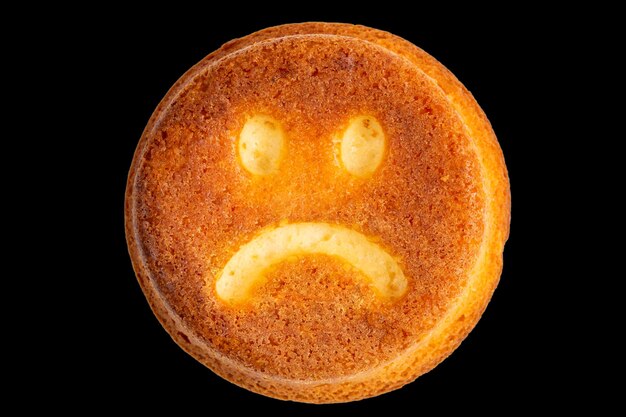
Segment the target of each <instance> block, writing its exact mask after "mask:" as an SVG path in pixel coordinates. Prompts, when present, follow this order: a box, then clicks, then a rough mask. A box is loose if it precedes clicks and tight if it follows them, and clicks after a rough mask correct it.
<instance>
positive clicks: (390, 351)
mask: <svg viewBox="0 0 626 417" xmlns="http://www.w3.org/2000/svg"><path fill="white" fill-rule="evenodd" d="M125 214H126V236H127V241H128V247H129V251H130V255H131V258H132V262H133V266H134V269H135V272H136V274H137V277H138V280H139V283H140V285H141V287H142V289H143V291H144V293H145V295H146V297H147V299H148V301H149V303H150V306H151V307H152V309H153V311H154V313H155V314H156V316H157V317H158V319H159V320H160V321H161V323H162V324H163V326H164V327H165V329H166V330H167V331H168V332H169V333H170V335H171V336H172V338H173V339H174V340H175V341H176V342H177V343H178V344H179V345H180V346H181V347H182V348H183V349H184V350H185V351H187V352H188V353H189V354H191V355H192V356H193V357H195V358H196V359H197V360H198V361H200V362H202V363H203V364H204V365H206V366H207V367H209V368H210V369H212V370H213V371H214V372H216V373H217V374H219V375H221V376H222V377H224V378H226V379H227V380H229V381H231V382H233V383H235V384H237V385H239V386H242V387H244V388H247V389H249V390H252V391H255V392H257V393H261V394H264V395H267V396H271V397H275V398H280V399H289V400H294V401H302V402H312V403H329V402H343V401H351V400H357V399H361V398H366V397H371V396H375V395H378V394H381V393H384V392H388V391H390V390H393V389H396V388H399V387H401V386H402V385H404V384H406V383H408V382H411V381H413V380H414V379H415V378H417V377H418V376H419V375H422V374H423V373H425V372H428V371H429V370H431V369H432V368H433V367H435V366H436V365H437V364H438V363H439V362H441V361H442V360H443V359H444V358H446V357H447V356H448V355H450V354H451V353H452V351H453V350H454V349H455V348H456V347H457V346H458V345H459V344H460V343H461V341H462V340H463V339H464V338H465V336H467V334H468V333H469V331H470V330H471V329H472V328H473V327H474V326H475V324H476V323H477V321H478V320H479V318H480V316H481V314H482V313H483V311H484V309H485V307H486V305H487V303H488V301H489V299H490V298H491V295H492V293H493V291H494V289H495V287H496V285H497V283H498V280H499V277H500V273H501V269H502V251H503V247H504V243H505V241H506V239H507V237H508V232H509V221H510V193H509V183H508V177H507V171H506V167H505V164H504V160H503V157H502V153H501V150H500V148H499V146H498V142H497V139H496V137H495V135H494V133H493V131H492V129H491V126H490V124H489V122H488V120H487V118H486V117H485V115H484V113H483V112H482V110H481V109H480V107H479V106H478V104H477V103H476V101H475V100H474V98H473V97H472V96H471V94H470V93H469V92H468V91H467V90H466V89H465V88H464V87H463V86H462V85H461V83H460V82H459V81H458V80H457V79H456V78H455V77H454V76H453V75H452V74H451V73H450V72H449V71H448V70H447V69H446V68H444V67H443V66H442V65H441V64H440V63H439V62H437V61H436V60H435V59H434V58H432V57H431V56H430V55H428V54H426V53H425V52H424V51H422V50H421V49H419V48H417V47H415V46H414V45H412V44H411V43H409V42H407V41H405V40H403V39H401V38H399V37H396V36H394V35H391V34H389V33H386V32H382V31H379V30H375V29H370V28H366V27H362V26H353V25H347V24H329V23H304V24H293V25H285V26H278V27H273V28H268V29H265V30H262V31H260V32H257V33H254V34H251V35H249V36H246V37H244V38H242V39H237V40H234V41H232V42H229V43H227V44H226V45H224V46H223V47H222V48H220V49H219V50H218V51H216V52H214V53H212V54H210V55H209V56H207V57H206V58H204V59H203V60H202V61H201V62H200V63H198V64H197V65H195V66H194V67H193V68H191V69H190V70H189V71H188V72H187V73H186V74H185V75H183V77H182V78H181V79H180V80H179V81H178V82H177V83H176V84H175V85H174V86H173V87H172V89H171V90H170V91H169V92H168V93H167V95H166V96H165V98H164V99H163V100H162V102H161V103H160V104H159V106H158V107H157V109H156V110H155V112H154V114H153V115H152V118H151V119H150V121H149V123H148V125H147V127H146V129H145V131H144V133H143V136H142V137H141V140H140V142H139V145H138V147H137V150H136V153H135V157H134V160H133V163H132V167H131V169H130V173H129V178H128V185H127V192H126V207H125Z"/></svg>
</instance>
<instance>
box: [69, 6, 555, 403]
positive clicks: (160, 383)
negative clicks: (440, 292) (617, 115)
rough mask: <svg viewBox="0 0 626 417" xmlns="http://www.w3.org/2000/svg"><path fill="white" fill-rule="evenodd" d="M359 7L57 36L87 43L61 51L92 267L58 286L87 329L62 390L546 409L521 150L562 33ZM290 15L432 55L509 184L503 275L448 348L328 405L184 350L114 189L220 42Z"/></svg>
mask: <svg viewBox="0 0 626 417" xmlns="http://www.w3.org/2000/svg"><path fill="white" fill-rule="evenodd" d="M242 7H243V6H242ZM364 9H367V8H366V7H363V8H361V9H359V10H358V11H354V12H352V13H344V14H342V13H320V12H313V11H311V12H308V13H295V12H294V13H268V12H267V11H266V12H265V13H258V14H255V13H248V14H246V15H245V16H242V15H240V14H238V13H237V12H235V11H233V12H231V13H225V14H214V15H206V20H203V19H201V18H200V19H198V16H194V18H195V19H194V20H193V23H192V24H191V23H190V24H187V18H188V16H187V15H194V13H195V12H194V11H193V10H188V11H186V13H187V14H182V15H178V14H176V15H173V16H170V17H168V18H165V17H161V18H160V19H151V18H148V17H139V18H133V19H128V20H124V19H113V18H112V19H111V21H110V22H108V23H106V24H97V25H93V26H91V24H90V23H89V22H83V23H81V24H80V25H79V26H77V29H76V30H75V31H72V33H71V34H69V35H68V37H67V41H68V42H72V39H75V38H76V37H80V36H81V35H84V36H87V37H88V39H89V42H88V43H89V47H87V48H85V47H80V46H78V45H77V46H76V48H75V49H74V50H75V51H77V53H78V54H79V55H78V58H79V60H78V61H77V63H76V64H74V65H73V70H72V71H71V73H70V74H69V75H70V81H71V82H73V83H74V84H75V87H78V88H76V90H77V93H78V97H80V99H79V105H78V106H77V107H79V109H77V114H80V117H81V121H82V122H83V123H85V125H86V126H89V127H90V129H89V131H90V132H91V133H90V137H89V138H83V139H82V140H81V142H80V143H81V146H83V147H84V152H85V154H86V155H88V156H89V157H88V158H82V159H81V162H80V163H81V164H82V166H81V168H83V169H84V170H85V171H84V172H85V175H86V176H89V178H90V180H91V186H90V187H89V188H90V190H91V192H89V193H88V197H87V198H86V199H85V201H84V203H83V204H84V205H85V206H86V207H85V208H86V209H87V211H88V214H87V216H86V217H88V218H89V219H90V223H89V224H90V226H89V228H88V230H87V231H86V235H89V237H87V238H85V239H86V240H79V244H78V245H77V246H80V248H78V249H77V250H78V251H79V252H80V253H81V258H82V259H83V260H85V262H86V267H88V268H89V271H91V272H90V273H89V274H88V276H84V275H80V274H79V275H80V278H79V281H77V282H74V281H72V285H74V286H75V287H78V288H79V290H78V291H76V290H75V291H76V292H78V293H80V294H81V296H80V298H79V299H77V300H75V304H74V305H73V306H75V307H72V310H73V311H72V314H73V315H75V316H76V315H78V316H80V317H81V318H82V319H86V320H85V321H86V322H88V323H89V325H81V326H79V329H78V330H76V329H74V328H71V329H70V330H71V331H72V333H73V334H74V339H73V340H80V343H74V344H71V345H70V346H69V347H67V349H66V353H68V352H69V355H68V358H67V359H65V360H64V364H65V365H66V366H67V368H66V369H70V368H71V369H72V372H76V373H75V378H74V382H75V384H72V388H71V389H69V388H68V390H70V391H71V392H74V394H72V395H76V396H79V397H80V398H82V399H84V400H87V402H88V403H90V404H92V405H93V406H97V407H112V408H113V409H115V408H119V409H122V408H127V407H148V406H150V407H156V408H157V409H161V408H164V407H174V408H178V409H179V410H180V411H181V412H183V411H185V410H187V409H188V408H189V407H197V408H198V409H199V410H203V411H204V412H206V413H208V414H212V413H211V410H212V408H211V407H212V405H218V404H219V406H220V407H222V406H224V407H232V409H231V410H232V412H237V411H240V410H244V409H250V408H252V409H254V410H256V411H258V412H264V411H269V412H272V413H274V414H275V415H284V414H291V415H293V413H297V414H296V415H316V414H319V413H331V414H332V413H336V414H344V413H346V412H354V413H355V414H356V413H359V415H370V414H380V413H381V412H382V413H384V412H389V411H393V410H401V409H407V407H408V409H410V410H415V413H416V414H417V413H418V412H427V411H428V412H430V411H437V412H443V413H449V412H452V411H467V412H469V411H478V412H482V411H488V410H490V411H499V412H505V411H511V410H520V409H528V410H534V409H536V408H537V407H539V405H540V404H545V402H546V401H547V402H548V403H551V404H553V405H554V404H555V403H556V401H555V398H556V397H555V393H554V392H553V390H552V386H553V385H554V384H558V383H559V381H562V380H564V379H566V378H567V376H566V374H564V373H563V369H562V367H561V366H560V362H561V361H560V359H558V356H557V353H558V352H556V351H555V349H554V347H553V344H552V340H553V337H554V334H556V333H558V331H559V330H558V326H555V325H556V323H557V321H558V319H557V318H554V317H553V316H551V315H548V314H547V313H546V310H545V307H546V306H547V305H548V304H549V294H548V288H549V287H550V286H551V284H550V279H551V278H550V277H549V274H548V273H547V272H545V271H546V270H545V269H544V272H543V273H538V272H537V265H538V264H541V265H545V262H544V261H543V258H544V257H546V256H547V253H546V252H545V251H544V250H543V248H545V243H546V241H549V240H550V233H548V234H546V233H545V232H543V234H542V235H541V238H540V239H537V234H536V233H537V230H538V229H539V227H540V226H539V224H538V223H537V221H538V219H539V218H544V217H546V216H547V217H549V216H550V210H551V209H550V207H545V206H540V205H538V204H537V199H538V198H540V196H539V195H538V194H540V193H544V192H545V191H546V190H545V187H543V186H541V184H545V182H546V181H548V182H549V181H550V179H548V180H546V179H545V178H543V179H541V180H540V181H538V180H537V179H538V177H539V176H540V175H539V174H538V172H537V171H538V170H540V167H541V166H542V164H543V163H544V161H545V159H546V158H548V157H547V156H545V155H543V154H542V153H541V152H536V151H535V149H536V146H537V145H538V144H539V143H541V141H542V138H541V135H539V134H538V133H537V132H538V129H537V125H542V123H544V121H543V118H545V117H546V113H545V111H544V110H545V105H546V103H550V102H551V101H553V100H555V99H554V98H553V97H552V96H551V94H552V93H551V92H549V91H547V92H546V91H545V90H542V89H541V84H539V82H540V80H541V79H544V78H546V77H550V65H551V62H553V61H554V60H555V59H556V58H555V57H558V56H559V53H560V52H559V51H560V49H559V48H558V45H559V43H560V42H561V39H562V38H563V37H564V36H566V35H563V34H559V35H557V36H554V37H552V36H551V37H545V36H543V35H542V36H539V35H538V33H540V31H541V30H542V28H543V27H544V22H543V21H542V20H541V18H539V17H537V16H536V15H533V14H531V15H529V16H527V17H525V18H524V19H520V20H519V22H520V23H512V22H511V20H508V19H497V20H496V19H492V18H486V17H484V18H481V19H476V18H472V19H469V18H467V19H466V18H465V17H464V16H457V19H455V20H451V19H450V17H449V16H448V15H446V14H445V13H443V12H440V13H443V14H432V15H430V14H429V15H428V16H417V15H415V14H411V13H405V15H404V16H403V13H401V12H397V13H390V14H387V15H385V14H384V13H378V12H376V13H366V12H365V11H364ZM461 14H462V13H461ZM502 16H505V17H506V14H505V13H502ZM301 21H340V22H348V23H359V24H364V25H368V26H372V27H375V28H378V29H382V30H387V31H390V32H392V33H394V34H396V35H399V36H401V37H404V38H405V39H407V40H409V41H411V42H413V43H415V44H416V45H418V46H419V47H421V48H423V49H424V50H425V51H427V52H428V53H430V54H431V55H433V56H434V57H435V58H437V59H438V60H439V61H440V62H442V63H443V64H444V65H445V66H446V67H447V68H449V69H450V70H451V71H452V72H453V73H454V74H455V75H456V76H457V78H459V79H460V80H461V82H462V83H464V84H465V86H466V87H467V88H468V89H469V90H470V91H471V92H472V93H473V94H474V96H475V98H476V99H477V101H478V102H479V104H480V105H481V106H482V108H483V109H484V111H485V112H486V114H487V115H488V117H489V119H490V121H491V123H492V125H493V127H494V130H495V132H496V134H497V136H498V138H499V141H500V145H501V147H502V149H503V152H504V155H505V159H506V162H507V167H508V169H509V174H510V180H511V189H512V206H513V207H512V224H511V236H510V239H509V241H508V243H507V245H506V249H505V252H504V272H503V274H502V279H501V283H500V285H499V287H498V289H497V290H496V292H495V294H494V297H493V299H492V301H491V303H490V304H489V307H488V308H487V311H486V312H485V314H484V315H483V318H482V319H481V321H480V322H479V323H478V325H477V326H476V328H475V329H474V331H473V332H472V333H471V334H470V335H469V337H468V338H467V339H466V340H465V341H464V342H463V344H462V345H461V346H460V347H459V348H458V349H457V350H456V351H455V352H454V353H453V355H452V356H451V357H449V358H448V359H446V360H445V361H444V362H443V363H441V364H440V365H439V366H437V367H436V368H435V369H434V370H433V371H431V372H429V373H428V374H426V375H423V376H421V377H420V378H418V379H417V380H416V381H415V382H413V383H411V384H409V385H408V386H406V387H404V388H402V389H400V390H397V391H394V392H391V393H388V394H385V395H382V396H379V397H376V398H373V399H368V400H363V401H360V402H354V403H348V404H339V405H325V406H313V405H306V404H297V403H291V402H283V401H278V400H274V399H270V398H266V397H262V396H260V395H257V394H253V393H251V392H248V391H246V390H244V389H241V388H238V387H236V386H234V385H232V384H230V383H229V382H227V381H225V380H223V379H221V378H219V377H217V376H216V375H214V374H213V373H212V372H211V371H209V370H208V369H206V368H205V367H204V366H202V365H200V364H199V363H198V362H196V361H195V360H194V359H192V358H191V357H190V356H188V355H187V354H186V353H184V352H183V351H182V350H181V349H180V348H178V346H177V345H176V344H175V343H174V342H173V341H172V340H171V339H170V337H169V336H168V334H167V333H166V332H165V331H164V330H163V329H162V327H161V326H160V324H159V323H158V321H157V320H156V318H155V317H154V315H153V314H152V312H151V311H150V309H149V307H148V304H147V302H146V301H145V298H144V296H143V294H142V292H141V290H140V288H139V285H138V284H137V282H136V279H135V276H134V272H133V270H132V266H131V263H130V259H129V256H128V252H127V249H126V242H125V236H124V223H123V214H124V210H123V203H124V191H125V185H126V176H127V173H128V169H129V167H130V163H131V160H132V157H133V152H134V149H135V146H136V145H137V142H138V140H139V137H140V136H141V133H142V131H143V129H144V127H145V125H146V123H147V121H148V119H149V117H150V115H151V114H152V111H153V110H154V109H155V107H156V106H157V104H158V103H159V101H160V100H161V98H162V97H163V96H164V95H165V93H166V92H167V90H168V89H169V87H170V86H171V85H172V84H173V83H174V82H175V81H176V80H177V79H178V78H179V77H180V76H181V75H182V74H183V73H184V72H185V71H186V70H187V69H189V68H190V67H191V66H192V65H193V64H195V63H197V62H198V61H200V60H201V59H202V58H203V57H204V56H206V55H207V54H209V53H210V52H212V51H213V50H215V49H217V48H219V46H220V45H222V44H223V43H225V42H227V41H229V40H230V39H233V38H235V37H241V36H245V35H246V34H249V33H251V32H253V31H255V30H259V29H262V28H264V27H267V26H271V25H275V24H281V23H292V22H301ZM74 58H76V57H74ZM554 95H556V92H555V93H554ZM529 121H530V122H529ZM94 126H95V128H94ZM70 146H76V144H75V143H71V144H70ZM72 172H75V171H72ZM94 190H95V192H93V191H94ZM552 191H553V192H555V193H558V190H552ZM86 195H87V194H86ZM533 202H534V203H533ZM77 211H80V210H77ZM78 215H79V216H80V215H84V213H82V212H81V213H78ZM94 217H97V219H95V220H94ZM537 240H539V242H537ZM541 245H544V246H543V247H542V248H540V246H541ZM83 250H84V253H82V251H83ZM85 294H88V296H85ZM68 398H69V397H64V399H68ZM496 399H497V401H496ZM61 402H62V403H63V402H64V401H63V400H62V401H61Z"/></svg>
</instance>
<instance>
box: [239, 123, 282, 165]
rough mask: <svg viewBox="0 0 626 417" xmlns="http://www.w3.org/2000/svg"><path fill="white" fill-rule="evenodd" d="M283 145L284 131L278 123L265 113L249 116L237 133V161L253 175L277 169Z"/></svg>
mask: <svg viewBox="0 0 626 417" xmlns="http://www.w3.org/2000/svg"><path fill="white" fill-rule="evenodd" d="M284 147H285V132H284V130H283V128H282V126H281V125H280V123H279V122H278V121H277V120H276V119H274V118H272V117H270V116H266V115H255V116H252V117H251V118H249V119H248V120H247V121H246V123H245V125H244V126H243V129H241V133H239V143H238V146H237V151H238V152H239V161H240V163H241V165H243V167H244V168H245V169H246V170H247V171H248V172H250V173H251V174H254V175H268V174H272V173H274V172H276V171H278V167H279V165H280V160H281V157H282V154H283V150H284Z"/></svg>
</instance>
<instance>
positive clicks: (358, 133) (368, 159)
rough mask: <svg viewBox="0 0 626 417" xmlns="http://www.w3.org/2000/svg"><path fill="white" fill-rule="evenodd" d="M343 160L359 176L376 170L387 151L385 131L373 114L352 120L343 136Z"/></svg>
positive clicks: (351, 172) (344, 164)
mask: <svg viewBox="0 0 626 417" xmlns="http://www.w3.org/2000/svg"><path fill="white" fill-rule="evenodd" d="M340 151H341V162H343V166H344V167H345V169H346V170H347V171H348V172H349V173H350V174H352V175H354V176H357V177H361V178H363V177H368V176H370V175H372V174H373V173H374V171H376V169H377V168H378V166H379V165H380V163H381V162H382V160H383V155H384V153H385V133H384V132H383V128H382V126H381V125H380V123H379V122H378V120H376V118H375V117H372V116H358V117H355V118H353V119H352V120H350V124H349V125H348V128H347V129H346V131H345V132H344V134H343V137H342V138H341V149H340Z"/></svg>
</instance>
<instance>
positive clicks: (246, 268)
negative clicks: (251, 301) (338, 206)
mask: <svg viewBox="0 0 626 417" xmlns="http://www.w3.org/2000/svg"><path fill="white" fill-rule="evenodd" d="M306 254H324V255H329V256H335V257H338V258H340V259H342V260H343V261H345V262H348V263H350V264H351V265H352V266H353V267H355V268H356V269H358V270H359V271H361V272H362V273H363V274H362V275H361V274H357V276H360V277H363V278H365V280H366V281H367V284H368V285H369V286H370V287H372V288H373V289H374V290H375V293H376V295H377V296H379V297H380V298H383V299H387V300H391V301H394V300H397V299H398V298H400V297H401V296H402V295H403V294H404V293H405V292H406V289H407V279H406V277H405V276H404V273H403V272H402V269H401V268H400V266H399V265H398V263H397V262H396V260H395V259H394V258H393V257H392V256H391V255H390V254H389V253H388V252H387V251H386V250H384V249H383V248H382V247H380V246H379V245H377V244H376V243H374V242H372V241H371V240H369V239H367V237H365V235H363V234H361V233H359V232H357V231H355V230H352V229H348V228H345V227H341V226H337V225H332V224H328V223H293V224H288V225H284V226H279V227H277V228H274V229H269V230H265V231H263V232H262V233H261V234H259V235H258V236H256V237H255V238H254V239H252V240H251V241H250V242H248V243H246V244H244V245H243V246H241V248H239V250H238V251H237V252H236V253H235V254H234V255H233V256H232V257H231V258H230V260H229V261H228V262H227V263H226V266H225V267H224V269H223V270H222V273H221V274H220V276H219V277H218V279H217V281H216V283H215V289H216V292H217V295H218V296H219V297H220V298H221V299H222V300H223V301H225V302H227V303H231V304H232V303H237V302H241V301H245V300H246V299H247V298H248V297H249V294H250V290H251V288H252V287H253V286H254V284H255V283H257V282H259V281H261V280H262V279H263V273H264V271H266V270H267V269H268V268H269V267H271V266H272V265H276V264H278V263H280V262H282V261H284V260H286V259H287V258H289V257H292V256H302V255H306Z"/></svg>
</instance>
